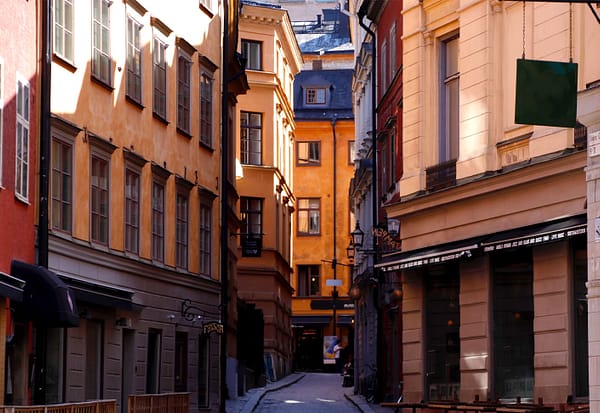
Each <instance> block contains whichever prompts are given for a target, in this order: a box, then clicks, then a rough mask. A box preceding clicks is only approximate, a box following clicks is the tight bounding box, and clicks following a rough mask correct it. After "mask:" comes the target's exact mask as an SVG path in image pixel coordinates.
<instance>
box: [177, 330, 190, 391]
mask: <svg viewBox="0 0 600 413" xmlns="http://www.w3.org/2000/svg"><path fill="white" fill-rule="evenodd" d="M187 353H188V335H187V333H186V332H183V331H176V332H175V372H174V373H175V391H176V392H185V391H187V381H188V380H187V368H188V354H187Z"/></svg>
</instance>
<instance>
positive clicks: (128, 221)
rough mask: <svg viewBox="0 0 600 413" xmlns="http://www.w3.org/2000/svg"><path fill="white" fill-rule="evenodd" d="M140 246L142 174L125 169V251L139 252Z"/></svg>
mask: <svg viewBox="0 0 600 413" xmlns="http://www.w3.org/2000/svg"><path fill="white" fill-rule="evenodd" d="M139 246H140V174H139V173H138V172H137V171H134V170H132V169H129V168H126V169H125V251H128V252H133V253H134V254H137V253H138V252H139Z"/></svg>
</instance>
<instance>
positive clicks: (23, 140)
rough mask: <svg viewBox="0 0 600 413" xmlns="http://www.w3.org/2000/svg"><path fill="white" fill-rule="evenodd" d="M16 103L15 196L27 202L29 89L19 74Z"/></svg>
mask: <svg viewBox="0 0 600 413" xmlns="http://www.w3.org/2000/svg"><path fill="white" fill-rule="evenodd" d="M16 105H17V108H16V118H17V120H16V128H15V196H16V197H17V198H19V199H20V200H22V201H25V202H27V200H28V199H29V150H30V136H29V118H30V114H31V89H30V87H29V82H28V81H27V80H25V78H24V77H23V76H21V75H19V74H17V93H16ZM19 178H20V179H19ZM19 181H20V182H19Z"/></svg>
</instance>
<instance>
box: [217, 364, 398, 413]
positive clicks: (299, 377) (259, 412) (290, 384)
mask: <svg viewBox="0 0 600 413" xmlns="http://www.w3.org/2000/svg"><path fill="white" fill-rule="evenodd" d="M341 379H342V378H341V377H340V376H339V375H337V374H333V373H293V374H290V375H289V376H287V377H284V378H283V379H281V380H278V381H276V382H271V383H268V384H267V385H266V386H265V387H261V388H257V389H251V390H250V391H248V393H246V394H245V395H244V396H242V397H239V398H237V399H235V400H228V401H227V405H226V410H227V413H274V412H311V413H313V412H314V413H321V412H322V413H335V412H340V413H341V412H344V413H350V412H356V413H392V410H390V409H385V408H382V407H379V406H378V405H375V404H369V403H367V402H366V401H365V399H364V397H363V396H361V395H355V394H354V390H353V388H351V387H342V385H341Z"/></svg>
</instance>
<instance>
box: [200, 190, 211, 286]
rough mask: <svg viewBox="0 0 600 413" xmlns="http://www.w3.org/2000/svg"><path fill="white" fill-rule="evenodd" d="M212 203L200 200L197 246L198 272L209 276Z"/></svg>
mask: <svg viewBox="0 0 600 413" xmlns="http://www.w3.org/2000/svg"><path fill="white" fill-rule="evenodd" d="M212 216H213V205H212V202H203V201H200V219H199V221H200V229H199V234H200V242H199V248H198V250H199V251H198V257H199V267H198V268H199V270H198V271H199V272H200V274H202V275H205V276H210V273H211V270H212V234H213V225H212V224H213V223H212Z"/></svg>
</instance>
